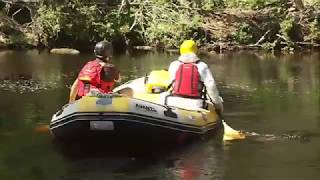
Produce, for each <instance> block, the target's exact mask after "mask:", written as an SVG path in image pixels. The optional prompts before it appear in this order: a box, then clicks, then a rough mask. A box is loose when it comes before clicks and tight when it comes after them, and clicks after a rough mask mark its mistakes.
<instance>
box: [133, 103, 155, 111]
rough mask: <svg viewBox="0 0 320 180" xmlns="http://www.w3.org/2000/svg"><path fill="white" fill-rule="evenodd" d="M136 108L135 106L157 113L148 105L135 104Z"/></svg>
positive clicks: (138, 108)
mask: <svg viewBox="0 0 320 180" xmlns="http://www.w3.org/2000/svg"><path fill="white" fill-rule="evenodd" d="M136 108H137V110H144V111H148V112H153V113H158V112H157V110H156V109H155V108H153V107H150V106H145V105H141V104H136Z"/></svg>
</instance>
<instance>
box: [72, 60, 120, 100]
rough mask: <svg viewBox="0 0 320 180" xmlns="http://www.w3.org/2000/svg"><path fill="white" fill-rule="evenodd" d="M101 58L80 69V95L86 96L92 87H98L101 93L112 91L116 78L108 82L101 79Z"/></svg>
mask: <svg viewBox="0 0 320 180" xmlns="http://www.w3.org/2000/svg"><path fill="white" fill-rule="evenodd" d="M101 63H102V61H101V60H98V59H96V60H93V61H89V62H88V63H87V64H86V65H85V66H84V67H83V68H82V69H81V71H80V73H79V75H78V80H79V84H78V96H80V97H82V96H85V95H86V94H87V93H89V92H90V90H92V89H96V90H98V91H99V92H101V93H110V92H112V90H111V88H112V86H113V85H114V83H115V82H114V80H112V81H110V82H107V81H103V80H102V79H101V71H102V70H103V65H102V64H101Z"/></svg>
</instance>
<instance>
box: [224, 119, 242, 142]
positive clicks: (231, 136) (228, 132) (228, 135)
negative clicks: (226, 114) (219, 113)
mask: <svg viewBox="0 0 320 180" xmlns="http://www.w3.org/2000/svg"><path fill="white" fill-rule="evenodd" d="M222 123H223V129H224V134H223V140H224V141H231V140H237V139H245V138H246V136H245V135H244V134H243V133H241V132H240V131H237V130H235V129H233V128H232V127H230V126H229V125H228V124H227V123H226V122H225V121H222Z"/></svg>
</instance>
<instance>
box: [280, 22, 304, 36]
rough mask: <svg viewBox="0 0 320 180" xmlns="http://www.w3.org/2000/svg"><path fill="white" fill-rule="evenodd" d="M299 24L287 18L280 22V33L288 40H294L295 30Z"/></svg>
mask: <svg viewBox="0 0 320 180" xmlns="http://www.w3.org/2000/svg"><path fill="white" fill-rule="evenodd" d="M298 29H299V25H298V24H297V23H296V22H295V20H294V19H293V18H287V19H285V20H283V21H282V22H281V23H280V33H281V34H282V35H283V36H284V37H285V38H286V39H287V40H289V41H295V39H297V38H298V37H297V33H298V32H297V31H298Z"/></svg>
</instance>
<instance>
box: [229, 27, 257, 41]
mask: <svg viewBox="0 0 320 180" xmlns="http://www.w3.org/2000/svg"><path fill="white" fill-rule="evenodd" d="M233 39H234V40H235V41H236V42H238V43H240V44H248V43H250V42H252V39H253V36H252V29H251V27H250V25H249V24H247V23H242V24H241V25H240V26H239V28H238V30H237V31H236V32H235V33H234V34H233Z"/></svg>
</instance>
